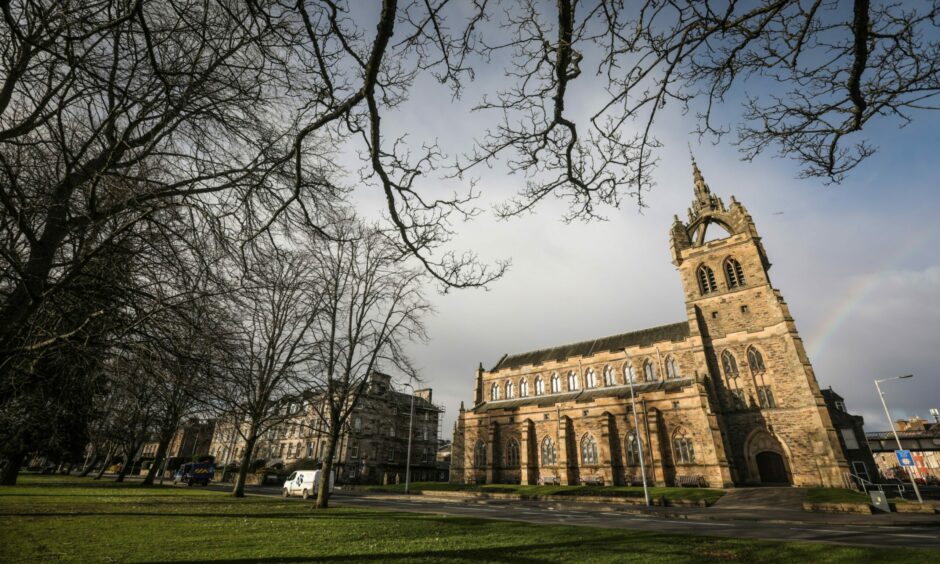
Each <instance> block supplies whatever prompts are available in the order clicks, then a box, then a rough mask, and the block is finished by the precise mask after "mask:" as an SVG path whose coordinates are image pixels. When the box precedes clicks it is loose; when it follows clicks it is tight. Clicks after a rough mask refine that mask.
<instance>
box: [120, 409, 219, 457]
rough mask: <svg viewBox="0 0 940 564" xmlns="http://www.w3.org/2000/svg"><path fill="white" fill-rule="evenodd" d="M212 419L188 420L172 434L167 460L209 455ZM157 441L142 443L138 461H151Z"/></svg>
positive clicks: (213, 429)
mask: <svg viewBox="0 0 940 564" xmlns="http://www.w3.org/2000/svg"><path fill="white" fill-rule="evenodd" d="M215 423H216V422H215V420H214V419H195V418H194V419H188V420H186V421H185V422H184V423H182V424H181V425H180V426H179V428H178V429H177V430H176V433H174V434H173V438H172V439H171V440H170V444H169V445H168V446H167V451H166V456H167V458H177V457H179V458H190V457H193V456H199V455H205V454H208V453H209V450H210V447H211V445H212V438H213V436H214V435H215ZM159 447H160V443H159V441H153V442H149V443H144V446H143V447H141V450H140V456H139V457H138V458H139V459H148V458H150V459H153V458H156V456H157V449H158V448H159Z"/></svg>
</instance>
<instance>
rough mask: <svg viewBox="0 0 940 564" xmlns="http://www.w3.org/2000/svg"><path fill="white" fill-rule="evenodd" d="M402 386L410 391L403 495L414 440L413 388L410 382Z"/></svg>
mask: <svg viewBox="0 0 940 564" xmlns="http://www.w3.org/2000/svg"><path fill="white" fill-rule="evenodd" d="M404 385H405V386H408V388H410V389H411V413H410V414H409V416H408V453H407V454H406V455H405V456H406V458H405V493H406V494H407V493H408V489H409V487H410V486H411V440H412V439H413V438H414V423H415V388H414V386H412V385H411V382H406V383H405V384H404Z"/></svg>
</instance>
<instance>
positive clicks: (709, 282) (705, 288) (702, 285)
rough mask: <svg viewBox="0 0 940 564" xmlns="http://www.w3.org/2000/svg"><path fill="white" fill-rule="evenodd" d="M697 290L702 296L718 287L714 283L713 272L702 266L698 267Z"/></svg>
mask: <svg viewBox="0 0 940 564" xmlns="http://www.w3.org/2000/svg"><path fill="white" fill-rule="evenodd" d="M698 289H699V290H700V291H701V292H702V295H703V296H704V295H705V294H710V293H712V292H714V291H715V290H717V289H718V285H717V284H716V283H715V271H714V270H712V269H711V268H709V267H707V266H705V265H704V264H703V265H702V266H700V267H698Z"/></svg>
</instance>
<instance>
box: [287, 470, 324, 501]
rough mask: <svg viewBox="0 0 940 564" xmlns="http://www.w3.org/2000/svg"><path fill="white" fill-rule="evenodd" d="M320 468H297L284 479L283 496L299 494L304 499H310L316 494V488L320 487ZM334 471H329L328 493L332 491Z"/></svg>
mask: <svg viewBox="0 0 940 564" xmlns="http://www.w3.org/2000/svg"><path fill="white" fill-rule="evenodd" d="M321 472H322V470H298V471H296V472H293V473H292V474H291V475H290V476H288V477H287V480H285V481H284V490H283V495H284V497H290V496H292V495H299V496H300V497H302V498H304V499H310V498H311V497H316V496H317V488H318V487H320V473H321ZM334 477H335V476H334V473H333V471H332V470H331V471H330V493H333V478H334Z"/></svg>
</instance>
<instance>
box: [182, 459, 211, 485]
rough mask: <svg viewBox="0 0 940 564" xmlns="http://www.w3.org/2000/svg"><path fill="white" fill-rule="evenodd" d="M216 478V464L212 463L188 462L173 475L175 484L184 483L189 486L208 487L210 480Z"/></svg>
mask: <svg viewBox="0 0 940 564" xmlns="http://www.w3.org/2000/svg"><path fill="white" fill-rule="evenodd" d="M213 476H215V464H213V463H211V462H188V463H186V464H183V465H182V466H180V467H179V469H177V471H176V473H175V474H173V483H174V484H178V483H180V482H183V483H184V484H186V485H187V486H191V485H193V484H199V485H200V486H208V485H209V480H211V479H212V477H213Z"/></svg>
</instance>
